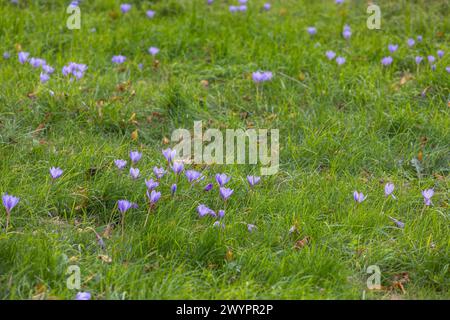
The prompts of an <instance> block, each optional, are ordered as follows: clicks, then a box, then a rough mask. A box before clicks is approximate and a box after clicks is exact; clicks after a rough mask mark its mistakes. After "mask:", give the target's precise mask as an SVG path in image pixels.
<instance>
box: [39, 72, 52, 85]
mask: <svg viewBox="0 0 450 320" xmlns="http://www.w3.org/2000/svg"><path fill="white" fill-rule="evenodd" d="M39 80H40V81H41V83H46V82H47V81H48V80H50V76H49V75H48V74H46V73H44V72H41V74H40V75H39Z"/></svg>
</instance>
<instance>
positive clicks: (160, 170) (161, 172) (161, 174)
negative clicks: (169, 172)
mask: <svg viewBox="0 0 450 320" xmlns="http://www.w3.org/2000/svg"><path fill="white" fill-rule="evenodd" d="M153 173H154V174H155V176H156V179H161V178H162V177H164V175H165V174H166V170H164V168H163V167H161V168H158V167H153Z"/></svg>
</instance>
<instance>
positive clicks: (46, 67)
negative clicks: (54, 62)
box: [42, 64, 55, 74]
mask: <svg viewBox="0 0 450 320" xmlns="http://www.w3.org/2000/svg"><path fill="white" fill-rule="evenodd" d="M42 71H44V72H45V73H47V74H52V73H53V72H55V68H52V67H51V66H49V65H48V64H44V65H43V66H42Z"/></svg>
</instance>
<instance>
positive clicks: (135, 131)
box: [131, 129, 139, 141]
mask: <svg viewBox="0 0 450 320" xmlns="http://www.w3.org/2000/svg"><path fill="white" fill-rule="evenodd" d="M138 138H139V131H138V129H136V130H134V131H133V132H132V133H131V140H133V141H136V140H137V139H138Z"/></svg>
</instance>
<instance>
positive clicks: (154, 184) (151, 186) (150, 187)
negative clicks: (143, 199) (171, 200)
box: [145, 179, 159, 190]
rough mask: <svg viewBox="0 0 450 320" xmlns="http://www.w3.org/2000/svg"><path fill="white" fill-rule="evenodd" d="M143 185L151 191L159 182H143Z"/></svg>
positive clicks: (151, 180)
mask: <svg viewBox="0 0 450 320" xmlns="http://www.w3.org/2000/svg"><path fill="white" fill-rule="evenodd" d="M145 185H146V186H147V189H148V190H153V189H155V188H157V187H158V186H159V182H158V181H154V180H153V179H150V180H145Z"/></svg>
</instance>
